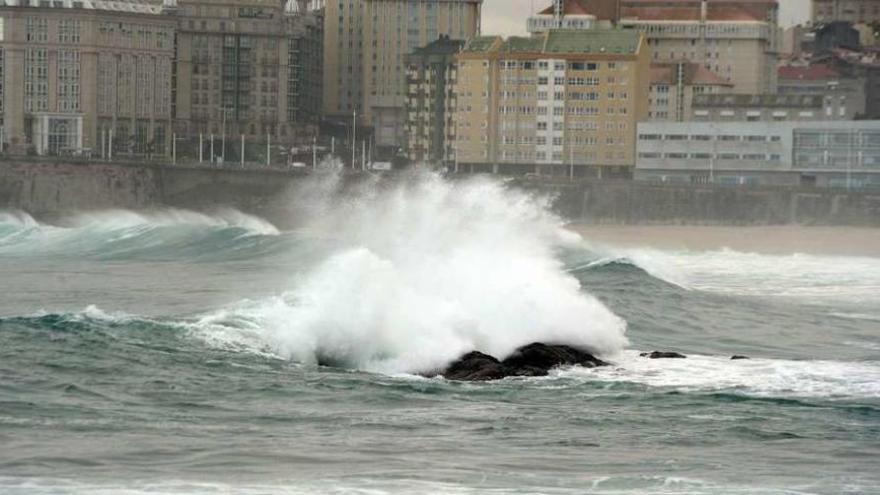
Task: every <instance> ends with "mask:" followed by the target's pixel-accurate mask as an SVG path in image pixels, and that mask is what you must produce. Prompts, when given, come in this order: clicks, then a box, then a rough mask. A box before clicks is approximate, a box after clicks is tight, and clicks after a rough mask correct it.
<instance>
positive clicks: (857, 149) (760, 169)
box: [635, 121, 880, 188]
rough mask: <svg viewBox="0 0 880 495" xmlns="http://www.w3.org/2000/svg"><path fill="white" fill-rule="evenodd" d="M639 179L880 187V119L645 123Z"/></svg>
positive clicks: (641, 133)
mask: <svg viewBox="0 0 880 495" xmlns="http://www.w3.org/2000/svg"><path fill="white" fill-rule="evenodd" d="M637 143H638V144H637V152H638V154H637V162H636V172H635V178H636V179H637V180H648V181H661V182H690V183H716V184H727V185H747V184H752V185H777V186H798V185H800V186H804V185H807V186H819V187H847V188H876V187H880V121H855V122H841V121H835V122H823V121H815V122H683V123H657V122H646V123H641V124H639V128H638V142H637Z"/></svg>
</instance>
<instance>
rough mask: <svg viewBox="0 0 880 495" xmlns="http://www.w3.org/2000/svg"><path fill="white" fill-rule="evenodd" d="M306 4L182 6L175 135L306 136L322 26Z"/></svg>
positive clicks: (312, 121)
mask: <svg viewBox="0 0 880 495" xmlns="http://www.w3.org/2000/svg"><path fill="white" fill-rule="evenodd" d="M313 7H314V6H313V5H312V4H311V3H310V2H308V1H304V2H295V1H293V0H290V1H288V3H287V5H284V4H282V3H279V2H266V1H264V0H231V1H230V0H181V1H180V3H179V5H178V9H177V10H178V12H177V20H178V24H177V40H176V64H175V73H174V77H175V84H174V103H175V107H174V122H175V128H176V131H177V132H178V133H181V134H186V135H192V134H195V133H204V134H208V133H213V134H219V133H224V134H231V135H238V134H243V135H246V136H266V135H269V136H271V137H272V138H273V139H278V140H280V141H288V142H289V141H295V140H303V139H306V138H307V137H309V136H311V135H312V134H313V133H314V132H315V129H316V125H317V123H318V121H319V119H320V108H321V107H320V101H321V96H322V92H321V90H320V88H321V82H322V81H321V63H322V61H323V52H322V41H323V31H322V29H323V21H322V12H321V10H314V8H313Z"/></svg>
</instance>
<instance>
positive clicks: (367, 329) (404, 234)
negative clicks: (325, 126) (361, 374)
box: [203, 172, 626, 373]
mask: <svg viewBox="0 0 880 495" xmlns="http://www.w3.org/2000/svg"><path fill="white" fill-rule="evenodd" d="M346 194H347V196H346V199H347V200H346V201H345V202H339V201H336V200H334V199H330V200H329V201H328V203H327V204H326V205H324V206H323V207H322V210H323V211H325V213H326V214H325V215H323V216H322V217H321V218H320V219H317V220H316V222H314V223H313V224H312V225H310V226H309V228H308V229H306V230H307V231H309V232H312V233H313V234H315V235H321V236H332V237H334V238H335V240H336V242H337V243H338V245H340V246H342V247H341V248H340V249H339V251H337V252H335V253H334V254H332V255H331V256H329V258H328V259H327V260H326V261H325V262H323V263H322V264H320V265H319V266H318V267H317V268H315V269H314V270H313V271H312V272H310V273H309V274H307V275H306V276H305V277H304V278H303V279H301V280H297V281H296V282H295V283H294V287H293V288H292V289H291V291H290V292H289V293H287V294H285V295H284V296H283V297H277V298H273V299H271V300H267V301H260V302H246V303H243V304H242V305H240V306H238V307H236V308H232V309H231V312H230V313H227V314H223V315H211V316H209V317H208V318H207V319H206V320H205V321H204V322H203V323H205V325H204V327H203V330H204V332H203V334H204V335H210V336H212V337H211V338H215V337H213V336H216V335H217V334H218V333H220V334H229V328H241V329H242V332H244V333H246V334H248V335H250V334H251V333H252V332H253V331H254V329H259V332H261V335H262V339H263V342H265V344H267V345H268V346H269V347H270V348H271V349H273V350H274V351H275V352H276V353H278V354H279V355H281V356H284V357H288V358H292V359H295V360H297V361H301V362H304V363H314V362H316V361H318V360H326V361H330V362H333V363H335V364H339V365H343V366H348V367H354V368H360V369H369V370H374V371H380V372H390V373H395V372H419V371H428V370H432V369H437V368H440V367H442V366H444V365H445V364H446V363H448V362H449V361H451V360H453V359H455V358H456V357H458V356H459V355H461V354H462V353H464V352H467V351H470V350H474V349H478V350H481V351H483V352H488V353H490V354H493V355H496V356H499V357H504V356H505V355H507V354H509V353H510V352H512V351H513V350H514V349H515V348H516V347H518V346H520V345H523V344H527V343H530V342H532V341H544V342H564V343H568V344H572V345H578V346H583V347H587V348H589V349H592V350H594V351H595V352H599V353H609V352H615V351H617V350H619V349H621V348H622V347H623V345H625V343H626V339H625V337H624V331H625V323H624V322H623V321H622V320H621V319H620V318H618V317H617V316H615V315H614V314H612V313H611V312H610V311H609V310H608V309H607V308H606V307H605V306H603V305H602V304H601V303H599V302H598V301H597V300H596V299H594V298H593V297H592V296H590V295H588V294H585V293H584V292H582V291H581V290H580V284H579V282H578V281H577V279H575V278H574V277H572V276H571V275H569V274H567V273H566V272H565V271H564V269H563V266H562V264H561V263H560V262H559V261H558V260H557V259H556V258H555V257H554V249H555V248H556V247H558V246H559V245H560V243H567V242H572V241H573V240H575V239H577V238H576V237H572V236H571V234H570V233H568V232H567V231H565V230H564V229H563V228H562V222H561V221H559V219H558V218H556V217H555V216H554V215H552V214H550V213H548V211H547V209H546V204H545V202H544V201H541V200H536V199H534V198H532V197H530V196H528V195H526V194H524V193H519V192H513V191H508V190H505V189H504V187H503V186H502V185H501V184H499V183H498V182H494V181H490V180H485V179H479V178H476V179H471V180H467V181H462V182H457V183H449V182H447V181H444V180H443V179H442V178H440V177H438V176H436V175H432V174H428V173H423V172H415V173H413V174H412V175H411V176H409V177H406V178H405V179H403V180H402V182H401V183H398V184H396V185H394V186H388V185H382V186H381V187H373V186H372V185H368V186H365V187H364V188H363V189H362V190H361V191H359V192H357V193H355V192H351V191H347V192H346ZM218 316H219V317H218ZM220 327H223V328H220Z"/></svg>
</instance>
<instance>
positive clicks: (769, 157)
mask: <svg viewBox="0 0 880 495" xmlns="http://www.w3.org/2000/svg"><path fill="white" fill-rule="evenodd" d="M639 158H646V159H652V158H654V159H656V158H666V159H671V160H711V159H713V158H714V159H716V160H747V161H770V162H778V161H780V160H782V155H780V154H776V153H771V154H765V153H745V154H739V153H717V154H713V153H657V152H642V153H639Z"/></svg>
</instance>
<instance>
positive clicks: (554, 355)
mask: <svg viewBox="0 0 880 495" xmlns="http://www.w3.org/2000/svg"><path fill="white" fill-rule="evenodd" d="M607 364H608V363H606V362H604V361H602V360H601V359H599V358H597V357H595V356H593V355H592V354H590V353H588V352H585V351H582V350H580V349H577V348H574V347H571V346H567V345H547V344H541V343H538V342H535V343H533V344H529V345H526V346H523V347H520V348H518V349H517V350H516V351H514V353H513V354H511V355H510V356H508V357H507V358H506V359H505V360H504V361H498V360H497V359H495V358H494V357H492V356H489V355H488V354H483V353H482V352H478V351H473V352H469V353H467V354H465V355H464V356H462V357H460V358H458V359H457V360H455V361H454V362H453V363H452V364H450V365H449V366H447V367H446V370H444V371H443V377H444V378H446V379H448V380H464V381H483V380H497V379H499V378H504V377H506V376H544V375H546V374H547V373H548V372H549V371H550V369H551V368H554V367H556V366H563V365H580V366H584V367H587V368H593V367H596V366H605V365H607Z"/></svg>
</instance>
